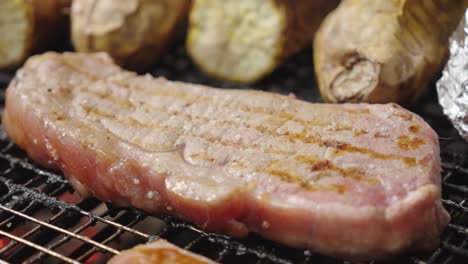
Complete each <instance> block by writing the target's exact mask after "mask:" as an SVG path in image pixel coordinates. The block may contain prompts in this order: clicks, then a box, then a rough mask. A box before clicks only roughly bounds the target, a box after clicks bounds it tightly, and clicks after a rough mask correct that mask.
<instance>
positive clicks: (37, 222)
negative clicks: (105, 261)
mask: <svg viewBox="0 0 468 264" xmlns="http://www.w3.org/2000/svg"><path fill="white" fill-rule="evenodd" d="M0 209H1V210H4V211H7V212H9V213H12V214H14V215H17V216H20V217H22V218H24V219H27V220H29V221H31V222H34V223H36V224H39V225H42V226H45V227H47V228H50V229H53V230H55V231H58V232H60V233H63V234H65V235H67V236H69V237H73V238H76V239H79V240H82V241H84V242H86V243H89V244H91V245H93V246H95V247H97V248H99V249H102V250H105V251H108V252H111V253H114V254H119V251H117V250H115V249H113V248H110V247H108V246H106V245H104V244H101V243H98V242H96V241H94V240H92V239H90V238H88V237H86V236H81V235H78V234H75V233H73V232H70V231H68V230H66V229H63V228H60V227H57V226H55V225H52V224H49V223H47V222H44V221H41V220H38V219H36V218H34V217H31V216H29V215H26V214H23V213H21V212H18V211H16V210H13V209H10V208H8V207H6V206H3V205H0Z"/></svg>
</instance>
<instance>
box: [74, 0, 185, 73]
mask: <svg viewBox="0 0 468 264" xmlns="http://www.w3.org/2000/svg"><path fill="white" fill-rule="evenodd" d="M189 7H190V1H189V0H74V1H73V4H72V12H71V25H72V26H71V28H72V42H73V45H74V47H75V49H76V50H77V51H80V52H98V51H104V52H107V53H109V54H110V55H111V56H112V57H113V58H114V60H115V61H116V62H117V63H118V64H120V65H121V66H123V67H125V68H128V69H132V70H144V69H145V68H148V67H149V66H150V65H152V64H153V63H155V62H156V61H157V59H158V58H159V57H160V56H161V55H162V54H163V53H164V52H165V51H166V50H167V48H168V46H169V44H170V42H171V40H172V39H173V38H174V36H175V34H176V32H177V31H178V29H179V28H180V27H179V25H181V23H183V21H184V20H185V19H186V17H187V15H188V10H189Z"/></svg>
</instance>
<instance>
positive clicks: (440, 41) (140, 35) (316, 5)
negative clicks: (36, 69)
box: [0, 0, 468, 105]
mask: <svg viewBox="0 0 468 264" xmlns="http://www.w3.org/2000/svg"><path fill="white" fill-rule="evenodd" d="M70 5H71V11H70ZM465 7H468V0H342V1H339V0H0V34H1V36H2V37H1V38H0V69H1V68H13V69H14V68H16V67H18V66H21V64H22V63H23V62H24V60H25V59H26V58H27V57H28V56H30V55H31V54H33V53H37V52H41V51H44V50H48V49H53V48H55V47H57V46H58V45H60V43H63V42H67V40H70V41H68V42H67V43H71V44H72V45H73V47H74V49H75V50H76V51H78V52H99V51H103V52H107V53H109V54H110V55H111V56H112V57H113V58H114V60H115V61H116V62H117V63H118V64H120V65H121V66H123V67H124V68H127V69H130V70H139V71H144V70H148V69H150V67H151V66H156V67H157V65H158V64H157V63H158V62H159V63H160V58H161V57H162V56H163V55H164V54H166V53H169V52H170V49H171V48H172V47H173V46H174V45H173V43H174V42H175V41H176V40H177V41H179V42H178V43H180V41H185V44H186V52H187V53H188V55H189V57H190V58H191V60H192V62H193V63H194V64H195V65H196V66H197V67H198V68H199V69H200V71H201V72H204V73H205V74H206V75H207V76H210V77H211V78H213V79H219V80H223V81H228V82H231V83H233V84H236V83H237V84H253V83H257V82H259V81H261V80H263V79H264V77H266V76H268V75H270V74H271V73H272V72H273V71H274V70H275V69H276V68H277V67H278V66H280V65H281V64H282V63H283V62H284V61H285V60H286V59H287V58H288V57H291V56H292V55H294V54H296V53H298V52H299V51H301V50H303V49H305V48H310V46H311V45H312V42H314V44H313V46H314V47H313V53H314V59H313V60H314V61H312V58H310V64H311V67H312V64H314V69H315V76H316V78H317V82H318V86H319V89H320V93H321V95H322V97H323V99H324V100H325V101H328V102H370V103H385V102H397V103H400V104H404V105H409V104H412V103H414V102H416V100H417V99H418V98H419V97H420V95H421V94H422V93H423V92H424V90H425V89H426V87H428V84H429V82H430V81H431V80H433V79H434V78H436V77H437V76H438V75H439V74H440V72H441V70H442V66H443V65H444V64H445V62H446V60H447V54H448V38H449V36H450V34H451V33H452V32H453V30H454V29H455V27H456V25H457V23H458V21H459V20H460V18H461V16H462V12H463V10H464V8H465ZM68 13H70V16H68ZM316 31H317V32H316ZM314 37H315V40H314ZM60 47H61V49H62V50H63V47H65V50H69V49H71V48H72V47H68V46H67V45H63V44H62V45H61V46H60ZM174 63H176V62H174ZM153 68H154V67H153ZM309 74H310V78H311V79H312V81H314V80H313V78H314V70H312V69H311V70H310V73H309ZM270 76H271V75H270ZM310 89H311V90H312V87H311V88H310ZM311 92H312V91H311Z"/></svg>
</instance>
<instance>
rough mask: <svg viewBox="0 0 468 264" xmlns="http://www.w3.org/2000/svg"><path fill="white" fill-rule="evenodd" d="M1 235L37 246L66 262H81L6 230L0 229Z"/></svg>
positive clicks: (76, 263) (36, 247)
mask: <svg viewBox="0 0 468 264" xmlns="http://www.w3.org/2000/svg"><path fill="white" fill-rule="evenodd" d="M0 235H2V236H5V237H8V238H10V239H13V240H15V241H17V242H20V243H22V244H25V245H27V246H29V247H32V248H35V249H37V250H39V251H41V252H44V253H46V254H49V255H51V256H54V257H56V258H58V259H60V260H63V261H65V262H66V263H73V264H79V262H78V261H75V260H73V259H71V258H68V257H66V256H63V255H61V254H59V253H57V252H54V251H52V250H50V249H47V248H45V247H42V246H40V245H37V244H35V243H32V242H30V241H29V240H26V239H24V238H21V237H17V236H14V235H11V234H10V233H8V232H5V231H2V230H0Z"/></svg>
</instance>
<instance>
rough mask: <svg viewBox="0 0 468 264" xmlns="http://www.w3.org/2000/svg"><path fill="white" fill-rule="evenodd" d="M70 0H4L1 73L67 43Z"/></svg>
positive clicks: (0, 0) (0, 32) (0, 16)
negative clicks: (65, 41) (55, 46)
mask: <svg viewBox="0 0 468 264" xmlns="http://www.w3.org/2000/svg"><path fill="white" fill-rule="evenodd" d="M69 6H70V0H0V36H1V37H0V69H5V68H15V67H17V66H20V64H21V63H23V61H24V60H25V59H26V58H27V57H28V56H29V55H31V54H32V53H34V52H38V51H42V50H45V49H47V48H50V47H53V46H54V45H55V44H57V43H58V42H59V41H60V40H63V39H66V38H65V36H66V30H67V25H68V18H67V10H68V8H69Z"/></svg>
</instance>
